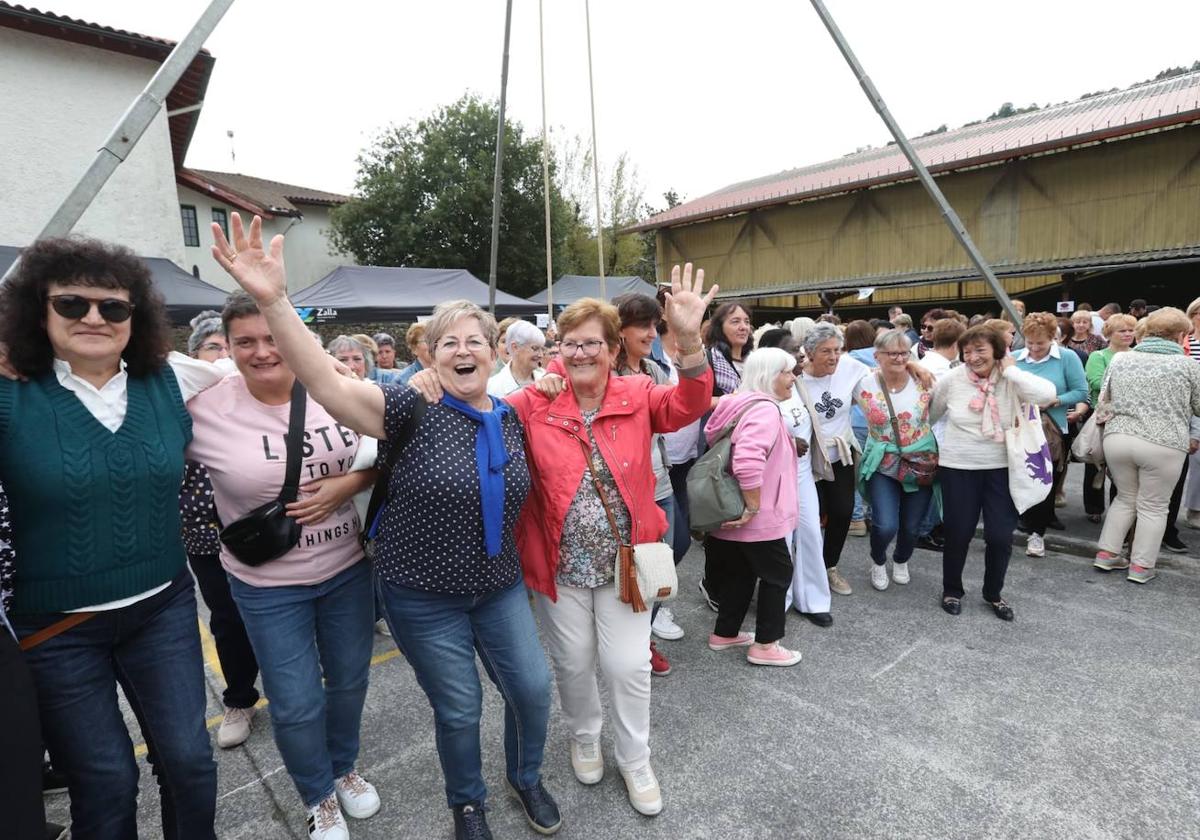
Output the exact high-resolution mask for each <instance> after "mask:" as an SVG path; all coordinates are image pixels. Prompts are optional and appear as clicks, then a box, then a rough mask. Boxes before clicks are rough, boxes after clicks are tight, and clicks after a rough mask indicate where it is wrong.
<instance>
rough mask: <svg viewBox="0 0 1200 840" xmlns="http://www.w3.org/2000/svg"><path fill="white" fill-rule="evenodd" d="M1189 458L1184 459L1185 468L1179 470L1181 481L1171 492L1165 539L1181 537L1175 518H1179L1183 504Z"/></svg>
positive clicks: (1164, 533) (1176, 483)
mask: <svg viewBox="0 0 1200 840" xmlns="http://www.w3.org/2000/svg"><path fill="white" fill-rule="evenodd" d="M1187 474H1188V459H1187V458H1184V459H1183V469H1182V470H1180V472H1179V481H1177V482H1175V491H1174V492H1173V493H1171V505H1170V507H1168V508H1167V530H1166V531H1164V532H1163V538H1164V539H1168V538H1169V539H1176V540H1177V539H1179V528H1178V527H1177V526H1176V525H1175V520H1176V519H1178V518H1179V508H1180V506H1181V505H1182V504H1183V486H1184V485H1185V484H1187Z"/></svg>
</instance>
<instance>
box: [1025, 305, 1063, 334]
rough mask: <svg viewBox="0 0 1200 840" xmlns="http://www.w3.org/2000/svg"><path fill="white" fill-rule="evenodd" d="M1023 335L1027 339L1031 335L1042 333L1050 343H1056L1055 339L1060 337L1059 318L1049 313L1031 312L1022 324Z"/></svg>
mask: <svg viewBox="0 0 1200 840" xmlns="http://www.w3.org/2000/svg"><path fill="white" fill-rule="evenodd" d="M1021 333H1022V335H1024V336H1025V337H1026V338H1029V337H1030V333H1033V334H1034V335H1037V334H1038V333H1041V334H1043V335H1045V337H1046V338H1047V339H1049V340H1050V341H1054V337H1055V336H1056V335H1058V318H1056V317H1054V316H1053V315H1051V314H1050V313H1049V312H1031V313H1030V314H1028V315H1026V316H1025V320H1024V321H1022V322H1021Z"/></svg>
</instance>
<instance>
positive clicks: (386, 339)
mask: <svg viewBox="0 0 1200 840" xmlns="http://www.w3.org/2000/svg"><path fill="white" fill-rule="evenodd" d="M371 339H372V340H373V341H374V342H375V346H376V347H395V346H396V339H394V338H392V337H391V336H390V335H388V334H387V333H384V332H381V333H375V335H373V336H371Z"/></svg>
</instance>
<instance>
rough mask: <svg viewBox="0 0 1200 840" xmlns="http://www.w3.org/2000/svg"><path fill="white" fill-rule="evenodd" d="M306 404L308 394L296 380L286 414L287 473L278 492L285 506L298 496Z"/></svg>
mask: <svg viewBox="0 0 1200 840" xmlns="http://www.w3.org/2000/svg"><path fill="white" fill-rule="evenodd" d="M307 403H308V392H307V391H306V390H304V385H303V384H302V383H301V382H300V380H299V379H297V380H296V382H295V384H294V385H292V404H291V411H290V413H289V414H288V433H287V472H286V473H284V477H283V489H282V490H280V491H279V501H281V502H283V503H284V504H285V505H286V504H290V503H291V502H294V501H296V497H297V496H299V495H300V467H301V466H302V465H303V463H302V462H303V458H301V457H300V452H301V447H302V446H303V444H304V412H305V409H306V408H307Z"/></svg>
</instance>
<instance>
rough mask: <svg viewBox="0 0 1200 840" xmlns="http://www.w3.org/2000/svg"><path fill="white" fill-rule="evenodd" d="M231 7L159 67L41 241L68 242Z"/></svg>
mask: <svg viewBox="0 0 1200 840" xmlns="http://www.w3.org/2000/svg"><path fill="white" fill-rule="evenodd" d="M232 5H233V0H212V2H211V3H209V4H208V8H207V9H205V10H204V13H203V14H202V15H200V19H199V20H198V21H196V25H195V26H193V27H192V29H191V31H190V32H188V34H187V35H186V36H184V38H183V40H182V41H180V42H179V43H178V44H176V45H175V49H173V50H171V53H170V55H168V56H167V59H166V61H164V62H163V63H162V64H161V65H160V66H159V68H158V70H157V71H156V72H155V73H154V76H153V77H152V78H151V79H150V82H149V83H148V84H147V85H146V87H145V89H144V90H143V91H142V92H141V93H140V94H138V97H137V98H136V99H134V100H133V102H132V103H131V104H130V106H129V108H128V109H126V111H125V113H124V114H122V115H121V118H120V119H119V120H117V125H116V127H115V128H113V130H112V133H111V134H109V135H108V139H107V140H105V141H104V145H103V146H101V147H100V150H99V151H98V152H97V153H96V157H95V158H93V160H92V163H91V165H90V166H88V168H87V171H86V172H84V174H83V177H82V178H80V179H79V182H78V183H76V184H75V188H74V189H72V190H71V192H70V194H68V195H67V197H66V198H65V199H63V202H62V204H60V205H59V206H58V209H57V210H55V211H54V215H53V216H51V217H50V221H48V222H47V223H46V226H45V227H43V228H42V231H41V233H39V234H38V235H37V238H38V239H47V238H50V237H56V236H66V235H67V234H69V233H70V232H71V230H72V228H74V227H75V224H76V222H78V221H79V219H80V217H81V216H83V214H84V212H86V211H87V209H88V207H89V206H91V203H92V202H93V201H94V200H95V199H96V195H97V194H98V193H99V192H100V190H101V189H102V188H103V187H104V185H105V183H107V181H108V179H109V176H111V175H112V174H113V172H115V171H116V170H117V167H118V166H120V165H121V164H122V163H124V162H125V159H126V158H127V157H129V153H130V152H131V151H133V147H134V146H136V145H137V143H138V140H140V139H141V137H142V134H143V133H144V132H145V131H146V129H147V128H148V127H149V126H150V123H152V122H153V121H154V118H155V117H156V116H158V112H159V110H160V109H161V108H162V106H163V103H164V102H166V101H167V95H168V94H169V93H170V92H171V89H172V88H174V87H175V84H176V83H177V82H178V81H179V78H180V77H181V76H182V75H183V74H184V71H186V70H187V68H188V66H189V65H190V64H191V63H192V60H193V59H194V58H195V57H196V55H197V54H198V53H199V52H200V48H201V47H202V46H204V42H205V41H206V40H208V36H209V35H211V34H212V31H213V30H214V29H215V28H216V27H217V24H218V23H219V22H220V21H221V18H222V17H224V15H225V12H227V11H229V7H230V6H232ZM20 262H21V257H20V254H18V255H17V258H16V259H15V260H13V262H12V265H10V266H9V267H8V271H6V272H5V273H4V277H3V278H0V282H3V281H4V280H7V279H8V277H9V276H10V275H11V274H12V273H13V272H14V271H15V270H16V268H17V265H18V264H19V263H20Z"/></svg>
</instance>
